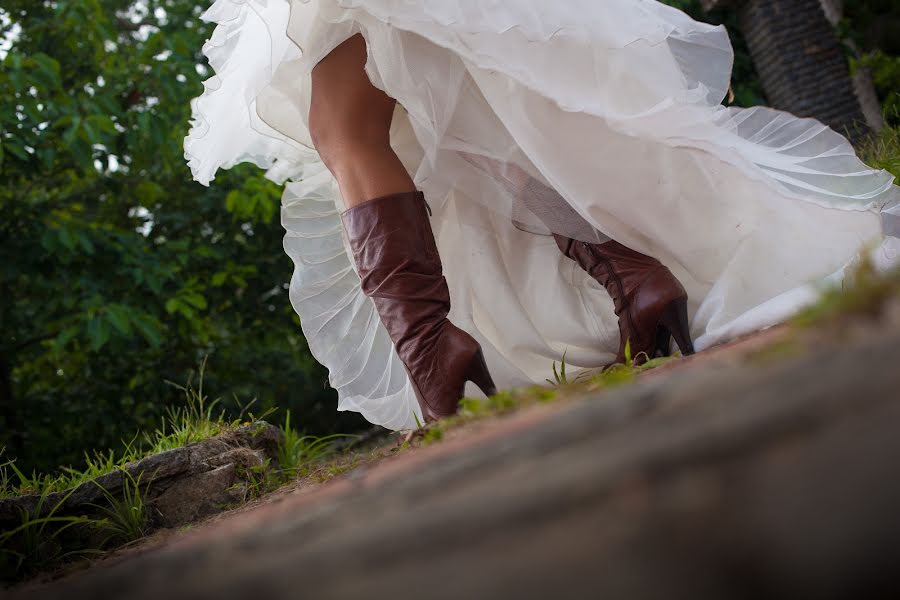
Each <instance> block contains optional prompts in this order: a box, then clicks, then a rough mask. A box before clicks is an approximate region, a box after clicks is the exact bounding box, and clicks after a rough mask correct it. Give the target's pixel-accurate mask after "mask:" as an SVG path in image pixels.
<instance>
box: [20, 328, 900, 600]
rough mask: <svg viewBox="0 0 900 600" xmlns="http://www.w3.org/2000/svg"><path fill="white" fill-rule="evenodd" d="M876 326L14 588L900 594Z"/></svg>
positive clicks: (884, 337) (888, 412) (639, 388)
mask: <svg viewBox="0 0 900 600" xmlns="http://www.w3.org/2000/svg"><path fill="white" fill-rule="evenodd" d="M869 335H870V336H871V335H872V334H871V332H870V334H869ZM878 337H879V338H880V339H877V340H864V341H857V342H852V343H851V342H842V343H839V344H835V345H829V346H827V347H826V346H822V347H821V353H819V354H817V355H813V356H805V357H794V358H791V357H781V358H779V359H778V360H777V361H775V360H772V361H770V362H763V363H759V362H756V363H752V364H744V365H740V366H730V367H723V366H720V365H714V366H709V367H707V368H703V367H702V366H699V365H700V363H698V366H696V367H694V368H691V369H687V370H672V371H671V372H669V373H668V374H665V375H664V376H659V377H652V378H649V379H647V380H644V381H642V382H640V383H638V384H636V385H634V386H630V387H628V388H622V389H619V390H616V391H612V392H608V393H604V394H601V395H598V396H597V397H596V398H588V399H586V401H585V402H581V403H576V404H574V405H571V406H568V407H562V408H561V409H558V410H557V411H555V412H549V413H547V415H546V416H544V417H542V419H541V420H533V421H532V422H527V421H526V423H527V424H528V425H527V426H520V427H518V428H517V429H515V430H513V431H515V434H514V435H513V434H511V433H510V431H509V430H507V433H506V434H505V435H502V436H494V437H492V438H488V439H484V440H482V441H480V442H479V443H478V444H477V445H469V446H468V447H465V446H462V447H460V446H456V447H453V445H452V444H453V441H452V440H451V441H450V442H447V443H446V444H439V445H437V446H432V447H429V448H426V449H424V450H422V451H419V452H416V453H412V454H409V455H405V456H401V457H398V458H397V459H395V460H394V461H388V462H387V463H383V464H382V465H379V466H378V467H375V468H373V469H370V470H365V471H360V472H356V473H353V474H351V476H349V477H347V478H345V479H342V480H338V481H335V482H332V484H329V485H326V486H323V487H322V488H321V489H320V490H318V491H317V493H313V494H311V495H302V494H301V495H297V496H291V497H289V498H287V499H285V500H283V501H282V502H281V503H280V504H278V505H269V506H267V507H263V508H261V509H259V510H258V511H256V513H255V514H254V513H251V514H248V515H244V517H245V518H244V520H243V521H241V519H240V518H235V519H234V520H231V521H228V522H222V523H219V524H218V525H217V526H216V527H213V528H210V529H209V530H206V531H202V530H201V531H198V532H197V533H196V534H195V535H193V536H188V537H186V538H184V539H183V540H182V541H181V542H180V543H175V544H173V545H170V546H168V547H164V548H161V549H159V550H157V551H154V552H150V553H148V554H145V555H141V556H138V557H136V558H133V559H131V560H127V561H124V562H122V563H120V564H117V565H113V566H110V567H108V568H102V569H98V570H95V571H92V572H88V573H87V574H85V575H83V576H79V577H76V578H74V579H71V580H66V581H62V582H58V583H56V584H53V585H51V586H49V587H46V588H40V589H33V590H30V591H27V592H23V593H22V594H21V595H20V596H19V597H23V598H41V599H48V600H49V599H54V598H60V599H62V598H70V597H72V598H75V597H79V598H80V597H85V598H96V599H103V598H122V597H127V598H130V599H132V600H141V599H144V598H146V599H148V600H150V599H154V600H155V599H156V598H159V597H167V598H172V599H176V600H177V599H181V598H184V599H188V598H217V599H221V600H227V599H231V598H235V599H236V598H245V597H250V596H252V597H259V598H269V597H271V598H289V597H298V596H302V597H309V598H320V599H328V598H357V597H364V598H391V599H396V598H404V597H410V598H412V597H415V598H422V597H428V598H448V599H450V598H453V599H457V598H525V599H529V598H535V599H538V598H540V599H545V598H613V599H616V598H623V599H627V600H656V599H660V600H673V599H681V598H685V599H691V600H705V599H710V600H722V599H728V600H732V599H735V600H740V599H744V598H746V599H751V598H754V599H755V598H766V599H782V598H784V599H790V600H797V599H805V598H822V599H832V598H833V599H838V598H850V599H861V598H865V599H866V600H872V599H876V598H900V553H898V552H897V548H898V546H900V519H898V518H897V507H898V506H900V477H897V473H898V472H900V369H898V368H897V365H898V364H900V330H898V329H897V328H896V327H895V328H893V329H891V330H888V328H885V331H880V332H878ZM498 427H499V424H498ZM173 582H177V584H176V585H173Z"/></svg>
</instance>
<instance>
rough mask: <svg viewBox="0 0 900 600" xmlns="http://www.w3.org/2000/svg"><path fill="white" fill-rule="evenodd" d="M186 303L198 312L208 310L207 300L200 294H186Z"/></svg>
mask: <svg viewBox="0 0 900 600" xmlns="http://www.w3.org/2000/svg"><path fill="white" fill-rule="evenodd" d="M184 301H185V302H187V303H188V304H190V305H191V306H193V307H194V308H196V309H198V310H206V307H207V303H206V298H204V297H203V296H201V295H200V294H186V295H185V296H184Z"/></svg>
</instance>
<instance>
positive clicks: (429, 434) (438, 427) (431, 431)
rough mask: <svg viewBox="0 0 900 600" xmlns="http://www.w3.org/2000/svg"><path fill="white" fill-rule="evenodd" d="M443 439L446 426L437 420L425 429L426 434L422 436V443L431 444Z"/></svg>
mask: <svg viewBox="0 0 900 600" xmlns="http://www.w3.org/2000/svg"><path fill="white" fill-rule="evenodd" d="M442 439H444V427H443V425H442V424H441V423H440V422H435V423H432V424H431V425H430V426H429V427H428V429H426V430H425V435H424V436H423V437H422V443H423V444H424V445H426V446H429V445H431V444H434V443H436V442H439V441H441V440H442Z"/></svg>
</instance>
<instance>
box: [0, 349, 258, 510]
mask: <svg viewBox="0 0 900 600" xmlns="http://www.w3.org/2000/svg"><path fill="white" fill-rule="evenodd" d="M205 368H206V360H204V361H203V363H202V364H201V365H200V369H199V372H198V374H199V377H198V385H197V387H196V388H195V387H194V385H193V380H194V374H193V373H191V375H190V376H189V377H188V381H187V383H186V384H185V385H183V386H182V385H177V384H174V383H172V382H168V383H169V384H170V385H172V386H173V387H174V388H176V389H178V390H179V391H181V392H182V394H183V396H184V405H183V406H177V407H169V408H168V409H167V410H166V414H165V416H164V417H163V419H162V422H161V423H160V426H159V427H158V428H157V429H156V430H154V431H153V432H143V433H138V434H137V435H135V437H134V438H132V439H131V440H130V441H129V442H125V443H123V446H124V448H123V450H121V451H119V452H116V451H114V450H109V451H107V452H101V451H94V452H93V453H92V454H90V453H87V452H85V461H84V462H85V466H84V467H83V468H81V469H74V468H72V467H62V468H60V470H59V472H57V473H54V474H39V473H36V472H32V473H31V474H30V475H28V474H26V473H23V472H22V471H20V470H19V469H18V468H17V467H16V465H15V460H14V459H11V460H6V461H4V462H2V463H0V498H9V497H13V496H25V495H35V496H39V495H42V494H44V493H47V494H50V493H54V492H64V491H67V490H70V489H73V488H76V487H78V486H79V485H82V484H84V483H87V482H89V481H92V480H94V479H96V478H98V477H102V476H103V475H108V474H109V473H113V472H115V471H117V470H119V469H122V468H123V467H125V466H126V465H128V464H130V463H133V462H136V461H139V460H142V459H144V458H147V457H149V456H154V455H156V454H160V453H162V452H166V451H168V450H174V449H176V448H183V447H184V446H187V445H188V444H192V443H196V442H202V441H203V440H207V439H210V438H213V437H216V436H219V435H222V434H224V433H226V432H228V431H231V430H234V429H235V428H236V427H238V426H240V425H241V424H242V423H246V424H250V423H256V422H259V421H261V420H262V419H264V418H266V417H267V416H268V415H269V414H271V411H270V412H266V413H265V414H262V415H259V416H255V415H253V414H252V413H251V412H250V408H251V407H252V403H250V404H249V405H248V406H245V407H241V411H240V415H239V416H238V417H237V418H236V419H233V420H228V419H226V415H225V411H224V410H223V409H219V400H213V401H210V400H209V398H208V397H207V396H206V395H205V393H204V391H203V376H204V372H205ZM2 456H3V451H2V450H0V459H2Z"/></svg>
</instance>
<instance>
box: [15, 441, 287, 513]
mask: <svg viewBox="0 0 900 600" xmlns="http://www.w3.org/2000/svg"><path fill="white" fill-rule="evenodd" d="M280 440H281V431H280V430H279V429H277V428H275V427H272V426H271V425H268V424H263V425H261V426H258V425H252V426H246V427H241V428H238V429H236V430H234V431H232V432H230V433H228V434H225V435H223V436H220V437H217V438H214V439H209V440H205V441H202V442H198V443H196V444H191V445H189V446H185V447H184V448H177V449H175V450H170V451H168V452H163V453H161V454H157V455H155V456H151V457H148V458H146V459H144V460H141V461H138V462H136V463H132V464H130V465H126V467H125V470H126V471H127V472H128V473H129V474H130V475H131V476H132V477H133V478H135V479H137V478H139V477H140V482H141V489H144V488H145V486H146V485H147V484H149V488H148V492H147V494H148V495H147V498H146V499H147V501H148V502H149V504H150V506H151V508H152V509H153V511H154V512H153V517H154V518H155V519H156V520H157V521H158V524H160V525H166V526H175V525H181V524H183V523H187V522H189V521H191V520H193V519H195V518H197V517H200V516H204V515H208V514H211V513H213V512H217V511H219V510H221V507H222V505H224V504H228V503H231V502H234V501H236V500H239V499H240V498H241V497H242V496H243V494H242V492H241V490H240V489H230V488H232V486H235V485H236V484H239V483H240V481H241V480H243V479H245V473H246V470H247V469H251V468H253V467H256V466H261V465H263V464H264V463H265V462H266V460H267V459H274V458H275V456H276V452H277V448H278V444H279V442H280ZM123 477H124V476H123V475H122V473H121V472H120V471H116V472H114V473H110V474H108V475H104V476H102V477H98V478H97V479H95V480H94V481H89V482H87V483H84V484H82V485H81V486H79V487H78V488H76V489H75V491H74V492H72V493H71V495H70V496H69V497H68V498H67V499H65V500H63V499H64V498H66V494H67V493H68V492H65V493H55V494H50V495H49V496H48V497H47V499H46V500H45V502H44V506H45V507H46V508H47V509H50V508H52V507H54V506H56V505H57V504H59V503H60V502H62V504H61V506H60V508H59V510H58V511H57V513H56V514H57V516H60V515H69V514H90V513H91V512H93V509H91V508H90V507H88V505H89V504H102V503H103V501H104V493H103V490H106V491H108V492H109V493H110V494H112V495H113V496H116V495H118V494H119V493H120V492H121V490H122V484H123ZM101 488H102V489H101ZM39 500H40V498H39V497H37V496H22V497H18V498H9V499H3V500H0V530H5V529H7V528H11V527H14V526H15V525H16V524H18V523H19V522H20V511H21V510H24V511H26V512H28V513H29V514H31V513H33V511H34V510H35V508H36V506H37V504H38V502H39Z"/></svg>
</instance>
